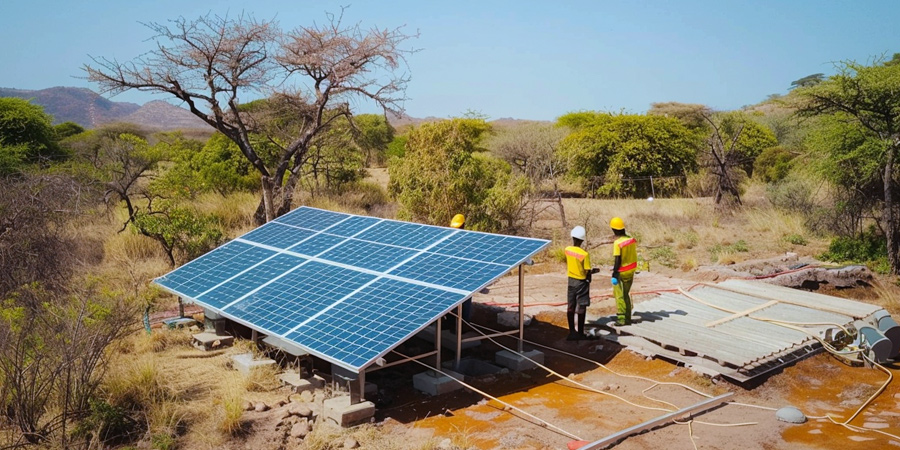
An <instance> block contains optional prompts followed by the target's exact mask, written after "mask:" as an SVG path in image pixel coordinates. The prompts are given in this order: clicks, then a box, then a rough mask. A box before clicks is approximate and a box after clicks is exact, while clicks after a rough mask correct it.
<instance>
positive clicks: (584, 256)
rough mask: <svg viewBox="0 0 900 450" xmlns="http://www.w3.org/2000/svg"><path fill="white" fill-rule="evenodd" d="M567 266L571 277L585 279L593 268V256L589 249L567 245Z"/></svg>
mask: <svg viewBox="0 0 900 450" xmlns="http://www.w3.org/2000/svg"><path fill="white" fill-rule="evenodd" d="M566 266H567V267H568V275H569V278H574V279H576V280H584V279H585V278H587V274H588V272H589V271H590V270H591V256H590V255H589V254H588V252H587V250H585V249H583V248H581V247H576V246H574V245H570V246H568V247H566Z"/></svg>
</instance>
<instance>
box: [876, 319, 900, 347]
mask: <svg viewBox="0 0 900 450" xmlns="http://www.w3.org/2000/svg"><path fill="white" fill-rule="evenodd" d="M873 317H874V318H875V322H876V323H877V324H878V331H880V332H881V334H883V335H884V336H885V337H886V338H888V339H890V340H891V344H892V347H891V355H890V356H889V357H890V358H896V357H897V354H898V353H900V325H897V322H896V321H895V320H894V319H893V318H892V317H891V314H890V313H889V312H887V311H885V310H883V309H882V310H878V311H876V312H875V314H874V315H873Z"/></svg>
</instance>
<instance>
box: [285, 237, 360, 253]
mask: <svg viewBox="0 0 900 450" xmlns="http://www.w3.org/2000/svg"><path fill="white" fill-rule="evenodd" d="M346 239H347V238H343V237H340V236H332V235H330V234H317V235H315V236H313V237H311V238H309V239H307V240H305V241H303V242H301V243H299V244H297V245H295V246H293V247H291V248H289V249H288V250H290V251H292V252H296V253H300V254H301V255H309V256H316V255H318V254H320V253H322V252H324V251H325V250H328V249H329V248H331V247H334V246H335V245H337V244H340V243H341V242H343V241H345V240H346Z"/></svg>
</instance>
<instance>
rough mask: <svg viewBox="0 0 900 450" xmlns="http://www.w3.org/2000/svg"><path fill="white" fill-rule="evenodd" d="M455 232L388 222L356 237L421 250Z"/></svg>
mask: <svg viewBox="0 0 900 450" xmlns="http://www.w3.org/2000/svg"><path fill="white" fill-rule="evenodd" d="M455 231H456V230H452V229H449V228H442V227H433V226H427V225H418V224H413V223H405V222H394V221H387V220H386V221H384V222H381V223H379V224H377V225H375V226H373V227H372V228H369V229H368V230H366V231H364V232H362V233H360V234H359V235H357V236H355V237H356V238H357V239H359V240H363V241H370V242H377V243H380V244H388V245H396V246H400V247H406V248H413V249H419V250H421V249H424V248H427V247H428V246H430V245H432V244H433V243H434V242H435V241H437V240H439V239H441V238H443V237H444V236H447V235H449V234H451V233H454V232H455Z"/></svg>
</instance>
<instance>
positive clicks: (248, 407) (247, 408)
mask: <svg viewBox="0 0 900 450" xmlns="http://www.w3.org/2000/svg"><path fill="white" fill-rule="evenodd" d="M255 407H256V406H255V405H254V404H253V403H250V402H248V401H244V411H253V409H254V408H255Z"/></svg>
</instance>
